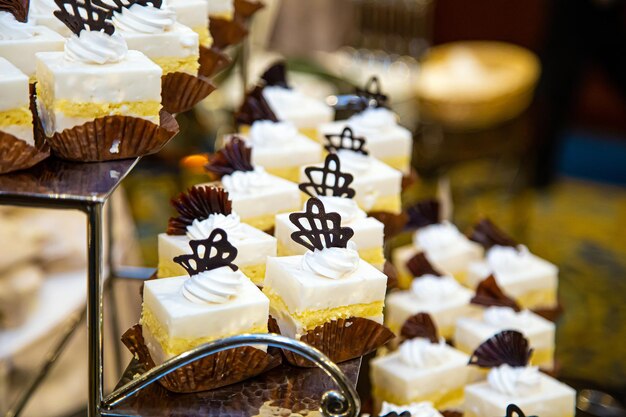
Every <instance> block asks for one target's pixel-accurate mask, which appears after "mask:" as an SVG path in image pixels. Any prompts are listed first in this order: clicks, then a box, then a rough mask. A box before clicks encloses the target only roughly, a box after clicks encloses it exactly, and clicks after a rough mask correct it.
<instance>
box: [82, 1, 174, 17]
mask: <svg viewBox="0 0 626 417" xmlns="http://www.w3.org/2000/svg"><path fill="white" fill-rule="evenodd" d="M91 2H92V3H93V4H94V5H95V6H98V7H100V8H101V9H104V10H106V11H107V13H108V14H107V17H108V18H109V19H110V18H111V16H113V13H114V12H117V13H120V12H121V11H122V9H124V8H127V9H128V8H130V6H132V5H134V4H139V5H141V6H147V5H151V6H152V7H156V8H157V9H160V8H161V5H162V4H163V0H91Z"/></svg>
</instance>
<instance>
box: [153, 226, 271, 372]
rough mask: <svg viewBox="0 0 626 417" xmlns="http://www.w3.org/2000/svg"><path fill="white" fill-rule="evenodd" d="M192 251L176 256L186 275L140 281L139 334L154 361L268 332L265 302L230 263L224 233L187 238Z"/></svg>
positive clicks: (234, 253)
mask: <svg viewBox="0 0 626 417" xmlns="http://www.w3.org/2000/svg"><path fill="white" fill-rule="evenodd" d="M190 246H191V249H192V254H191V255H181V256H180V257H178V258H176V261H177V262H179V263H180V264H181V265H182V266H183V267H184V268H185V269H186V270H187V271H188V273H189V275H190V276H189V277H182V276H181V277H173V278H163V279H156V280H148V281H146V282H145V284H144V290H143V296H144V302H143V308H142V314H141V324H142V333H143V337H144V340H145V343H146V346H147V347H148V350H149V352H150V356H151V357H152V359H153V360H154V362H155V363H156V364H157V365H158V364H160V363H162V362H164V361H165V360H167V359H169V358H172V357H174V356H176V355H179V354H181V353H183V352H186V351H188V350H190V349H192V348H194V347H196V346H198V345H201V344H203V343H207V342H210V341H212V340H216V339H221V338H224V337H228V336H234V335H237V334H243V333H267V320H268V314H269V301H268V299H267V297H265V296H264V295H263V294H262V293H261V291H260V290H259V289H258V288H257V287H256V285H254V284H253V283H252V281H250V280H249V279H248V278H247V277H246V276H245V275H244V274H243V273H241V271H238V270H237V267H236V266H235V265H234V264H232V262H233V260H234V259H235V258H236V256H237V249H236V248H235V247H234V246H232V245H231V244H230V243H228V239H227V236H226V232H225V231H224V230H222V229H215V230H213V232H212V233H211V235H210V236H209V238H208V239H206V240H200V241H198V240H193V241H191V242H190Z"/></svg>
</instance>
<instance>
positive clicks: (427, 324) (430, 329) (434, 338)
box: [400, 313, 439, 343]
mask: <svg viewBox="0 0 626 417" xmlns="http://www.w3.org/2000/svg"><path fill="white" fill-rule="evenodd" d="M400 336H402V337H403V338H405V339H415V338H416V337H423V338H424V339H428V340H430V341H431V342H432V343H437V342H439V333H438V332H437V326H436V325H435V322H434V321H433V319H432V317H430V314H428V313H417V314H415V315H413V316H411V317H409V318H408V319H406V321H405V322H404V324H403V325H402V328H401V329H400Z"/></svg>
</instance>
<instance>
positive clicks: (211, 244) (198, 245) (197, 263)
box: [174, 229, 238, 276]
mask: <svg viewBox="0 0 626 417" xmlns="http://www.w3.org/2000/svg"><path fill="white" fill-rule="evenodd" d="M189 246H191V252H192V253H191V255H180V256H177V257H175V258H174V262H176V263H178V264H179V265H180V266H182V267H183V268H185V271H187V273H188V274H189V276H192V275H196V274H199V273H200V272H205V271H212V270H214V269H217V268H221V267H223V266H227V267H229V268H230V269H232V270H233V271H236V270H237V269H238V268H237V265H235V264H234V263H233V261H234V260H235V258H236V257H237V248H236V247H234V246H233V245H231V243H230V242H229V241H228V236H227V235H226V232H225V231H224V230H223V229H213V231H212V232H211V234H210V235H209V237H208V238H207V239H204V240H192V241H190V242H189Z"/></svg>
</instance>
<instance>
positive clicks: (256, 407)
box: [102, 358, 361, 417]
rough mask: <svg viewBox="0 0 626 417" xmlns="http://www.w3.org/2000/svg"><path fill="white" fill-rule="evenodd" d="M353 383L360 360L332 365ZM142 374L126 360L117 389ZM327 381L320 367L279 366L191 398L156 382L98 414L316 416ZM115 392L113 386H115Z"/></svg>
mask: <svg viewBox="0 0 626 417" xmlns="http://www.w3.org/2000/svg"><path fill="white" fill-rule="evenodd" d="M338 366H339V368H340V369H341V371H343V373H344V374H345V375H346V376H347V377H348V379H349V380H350V382H352V384H353V385H356V382H357V379H358V377H359V369H360V367H361V359H360V358H359V359H353V360H351V361H348V362H344V363H342V364H339V365H338ZM143 372H144V369H143V367H142V366H141V365H140V364H139V363H138V362H137V361H134V360H133V361H132V362H131V363H130V365H129V366H128V368H127V369H126V371H125V372H124V375H123V377H122V379H121V381H120V383H119V386H118V388H120V387H121V386H123V385H124V384H126V383H128V382H130V381H132V379H133V376H134V375H137V374H141V373H143ZM335 388H336V385H335V383H334V382H333V381H332V379H331V378H330V377H329V376H328V375H326V374H325V373H324V371H323V370H322V369H320V368H296V367H293V366H290V365H285V364H283V365H281V366H279V367H278V368H275V369H273V370H271V371H269V372H267V373H265V374H262V375H259V376H257V377H255V378H252V379H249V380H247V381H244V382H241V383H238V384H234V385H229V386H227V387H223V388H219V389H215V390H212V391H206V392H200V393H195V394H173V393H169V392H168V391H167V390H166V389H165V388H163V387H162V386H161V385H160V384H158V383H153V384H151V385H150V386H148V387H146V388H144V389H142V390H141V391H139V392H138V393H137V394H135V395H134V396H132V397H130V398H128V399H126V400H125V401H123V402H121V403H120V404H118V405H117V406H115V407H113V408H111V409H109V410H103V411H102V415H103V416H155V417H157V416H171V417H175V416H189V415H194V416H199V417H200V416H201V417H208V416H210V417H217V416H220V417H246V416H256V415H290V414H292V413H298V414H302V415H306V414H309V413H311V412H316V413H319V409H320V405H321V404H320V400H321V398H322V396H323V395H324V393H326V392H327V391H329V390H332V389H335ZM116 389H117V388H116Z"/></svg>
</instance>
